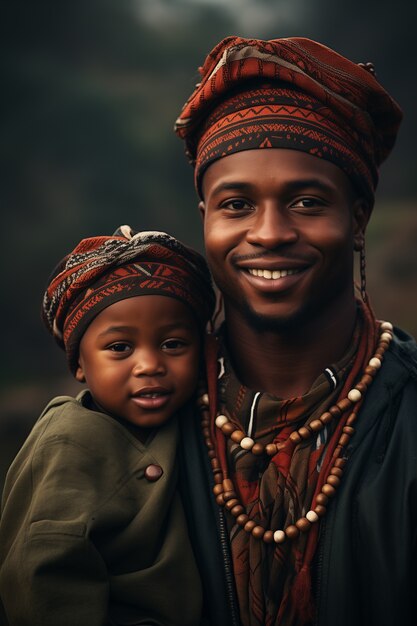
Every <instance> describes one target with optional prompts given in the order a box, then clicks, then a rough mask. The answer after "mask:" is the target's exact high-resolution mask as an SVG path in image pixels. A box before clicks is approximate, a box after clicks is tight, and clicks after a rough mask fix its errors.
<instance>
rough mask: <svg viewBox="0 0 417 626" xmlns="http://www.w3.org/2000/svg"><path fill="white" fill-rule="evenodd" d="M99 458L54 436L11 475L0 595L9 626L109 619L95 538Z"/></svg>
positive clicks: (67, 625)
mask: <svg viewBox="0 0 417 626" xmlns="http://www.w3.org/2000/svg"><path fill="white" fill-rule="evenodd" d="M98 487H99V485H98V484H97V481H95V478H94V459H92V458H91V452H90V454H89V453H88V451H87V450H84V449H83V448H82V447H80V446H79V445H74V443H72V442H71V441H59V440H54V441H50V442H48V443H46V444H44V445H42V446H40V447H39V449H38V450H37V452H36V454H35V455H33V456H32V458H31V460H30V462H29V461H28V462H26V463H24V464H23V465H22V466H20V467H19V470H18V471H17V472H16V475H15V476H12V478H10V477H9V488H8V493H7V494H6V497H5V501H4V504H3V509H4V510H3V515H2V520H1V527H0V542H1V552H2V556H3V557H4V558H3V562H2V564H1V566H0V567H1V569H0V595H1V599H2V603H3V605H4V609H5V612H6V614H7V619H8V624H9V626H14V625H16V626H17V625H19V626H57V624H59V625H60V626H74V625H75V624H79V625H80V626H81V625H83V626H84V625H85V626H87V625H88V626H105V625H107V624H109V623H110V622H109V618H108V595H109V580H108V571H107V568H106V564H105V562H104V560H103V557H102V555H101V554H100V553H99V551H98V549H97V546H96V545H95V543H94V541H93V540H92V537H91V526H92V520H94V519H95V516H94V511H95V509H96V507H97V506H98V504H99V499H100V495H99V494H97V488H98Z"/></svg>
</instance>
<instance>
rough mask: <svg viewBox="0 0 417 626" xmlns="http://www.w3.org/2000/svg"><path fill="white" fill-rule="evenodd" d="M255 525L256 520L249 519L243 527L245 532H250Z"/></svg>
mask: <svg viewBox="0 0 417 626" xmlns="http://www.w3.org/2000/svg"><path fill="white" fill-rule="evenodd" d="M255 526H257V524H256V522H254V521H253V519H250V520H248V521H247V522H246V524H245V525H244V527H243V528H244V529H245V530H246V532H247V533H251V532H252V530H253V529H254V528H255Z"/></svg>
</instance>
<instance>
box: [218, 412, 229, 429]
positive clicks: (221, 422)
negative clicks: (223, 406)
mask: <svg viewBox="0 0 417 626" xmlns="http://www.w3.org/2000/svg"><path fill="white" fill-rule="evenodd" d="M228 421H229V420H228V419H227V417H226V416H225V415H218V416H217V417H216V422H215V423H216V426H217V428H221V427H222V426H224V425H225V424H227V422H228Z"/></svg>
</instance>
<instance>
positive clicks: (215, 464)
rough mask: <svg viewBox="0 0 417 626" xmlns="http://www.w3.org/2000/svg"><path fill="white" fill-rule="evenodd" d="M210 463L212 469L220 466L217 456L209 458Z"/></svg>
mask: <svg viewBox="0 0 417 626" xmlns="http://www.w3.org/2000/svg"><path fill="white" fill-rule="evenodd" d="M210 463H211V467H212V468H213V469H214V470H215V469H219V467H220V463H219V459H218V458H217V457H213V458H212V459H211V460H210Z"/></svg>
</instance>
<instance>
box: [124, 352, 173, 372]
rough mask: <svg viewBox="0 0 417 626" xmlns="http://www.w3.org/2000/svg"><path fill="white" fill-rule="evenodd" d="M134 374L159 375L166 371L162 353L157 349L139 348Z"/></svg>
mask: <svg viewBox="0 0 417 626" xmlns="http://www.w3.org/2000/svg"><path fill="white" fill-rule="evenodd" d="M135 356H136V361H135V365H134V367H133V372H132V373H133V375H134V376H157V375H161V374H164V373H165V366H164V362H163V359H162V355H161V354H160V353H159V352H158V351H157V350H150V349H141V350H137V354H136V355H135Z"/></svg>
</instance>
